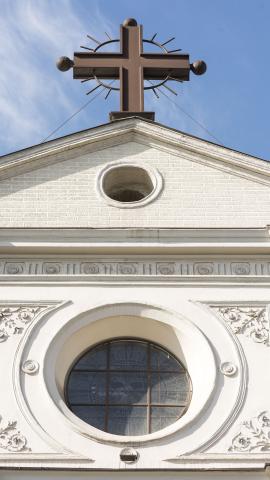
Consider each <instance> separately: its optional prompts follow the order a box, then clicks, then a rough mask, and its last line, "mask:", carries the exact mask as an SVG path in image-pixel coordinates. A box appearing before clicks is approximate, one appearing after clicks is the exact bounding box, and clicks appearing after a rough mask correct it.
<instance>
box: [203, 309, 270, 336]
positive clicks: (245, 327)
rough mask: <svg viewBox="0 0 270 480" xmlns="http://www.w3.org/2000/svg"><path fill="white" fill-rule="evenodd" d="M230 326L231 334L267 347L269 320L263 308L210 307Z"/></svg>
mask: <svg viewBox="0 0 270 480" xmlns="http://www.w3.org/2000/svg"><path fill="white" fill-rule="evenodd" d="M212 308H213V310H214V311H216V312H217V313H218V314H219V315H220V316H221V317H222V319H223V320H224V321H225V322H226V323H227V324H228V325H229V326H230V328H231V330H232V331H233V333H237V334H243V335H245V336H246V337H250V338H251V339H252V340H253V341H254V342H256V343H264V344H266V345H269V320H268V318H267V314H266V307H265V306H260V307H258V306H254V307H249V306H241V307H240V306H214V307H212Z"/></svg>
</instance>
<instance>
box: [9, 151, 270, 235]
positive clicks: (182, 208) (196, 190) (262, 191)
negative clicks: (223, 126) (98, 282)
mask: <svg viewBox="0 0 270 480" xmlns="http://www.w3.org/2000/svg"><path fill="white" fill-rule="evenodd" d="M228 155H229V153H228ZM65 157H66V158H67V159H66V160H65V161H61V162H58V163H55V164H53V165H50V166H48V167H45V168H40V169H36V170H33V171H31V172H29V173H24V174H23V175H18V176H14V177H12V178H9V179H6V180H1V181H0V196H1V211H0V227H93V228H107V227H113V228H116V227H118V228H119V227H123V228H124V227H138V228H147V227H160V228H162V227H163V228H165V227H172V228H180V227H193V228H200V227H264V226H265V225H267V224H268V223H269V218H270V187H269V186H268V185H265V184H261V183H259V181H256V180H249V179H246V178H243V177H241V176H238V172H237V171H236V169H235V173H236V174H231V173H227V172H224V171H222V170H219V169H217V168H216V167H215V168H214V167H209V166H207V165H204V164H201V163H197V161H194V162H193V161H191V160H190V159H187V158H191V155H190V154H189V155H188V154H187V153H186V152H185V150H184V149H182V153H181V154H179V155H174V154H171V153H169V152H167V151H163V150H160V149H157V148H152V147H148V146H146V145H143V144H139V143H135V142H127V143H124V144H122V145H118V146H114V147H110V148H106V149H104V150H99V151H96V152H89V153H87V148H86V147H85V148H84V150H83V151H82V150H81V149H80V148H79V147H77V149H75V150H73V151H72V155H71V153H70V152H68V153H66V154H62V157H61V158H65ZM194 158H195V156H194ZM58 159H59V157H58ZM119 160H122V161H125V162H128V163H132V162H137V163H139V164H141V165H142V166H143V165H146V166H147V165H150V166H153V167H156V168H157V169H158V170H159V171H160V173H161V175H162V177H163V179H164V188H163V191H162V192H161V194H160V196H159V197H158V198H156V199H155V200H154V201H153V202H152V203H150V204H147V205H144V206H141V207H140V208H133V209H129V208H128V209H123V208H115V207H113V206H111V205H108V204H107V203H106V201H105V200H104V198H102V197H101V196H99V194H98V192H97V188H96V179H97V175H98V174H99V172H100V171H101V169H102V168H103V167H104V165H106V164H107V163H108V162H113V161H119Z"/></svg>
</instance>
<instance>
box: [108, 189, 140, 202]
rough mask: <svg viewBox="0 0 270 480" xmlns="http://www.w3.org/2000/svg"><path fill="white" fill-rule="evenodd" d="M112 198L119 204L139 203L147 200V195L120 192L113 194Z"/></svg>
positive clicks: (135, 192) (127, 190)
mask: <svg viewBox="0 0 270 480" xmlns="http://www.w3.org/2000/svg"><path fill="white" fill-rule="evenodd" d="M111 198H112V199H113V200H117V201H118V202H127V203H128V202H138V201H139V200H142V199H143V198H145V195H144V194H143V193H142V192H138V191H137V190H130V189H126V190H120V191H119V192H113V193H111Z"/></svg>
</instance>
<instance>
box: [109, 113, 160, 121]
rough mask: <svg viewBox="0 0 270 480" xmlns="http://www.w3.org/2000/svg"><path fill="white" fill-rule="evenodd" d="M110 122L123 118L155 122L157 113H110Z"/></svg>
mask: <svg viewBox="0 0 270 480" xmlns="http://www.w3.org/2000/svg"><path fill="white" fill-rule="evenodd" d="M109 115H110V121H111V122H113V121H114V120H121V119H122V118H130V117H141V118H144V119H146V120H152V122H154V121H155V112H110V114H109Z"/></svg>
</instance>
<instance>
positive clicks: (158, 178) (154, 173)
mask: <svg viewBox="0 0 270 480" xmlns="http://www.w3.org/2000/svg"><path fill="white" fill-rule="evenodd" d="M119 167H135V168H140V169H142V170H145V172H146V173H147V174H148V175H149V177H150V180H151V182H152V184H153V190H152V192H151V193H149V195H147V196H146V197H145V198H143V199H142V200H138V201H136V202H119V201H118V200H113V199H112V198H110V197H109V196H108V195H107V194H106V192H105V191H104V180H105V177H106V175H107V174H108V173H109V172H111V171H112V170H114V169H116V168H119ZM162 188H163V178H162V175H161V174H160V172H159V171H158V169H157V168H154V167H152V166H149V165H145V164H142V163H140V162H123V161H122V160H119V161H115V162H111V163H107V164H106V165H105V167H103V168H102V169H101V170H100V172H99V173H98V175H97V180H96V189H97V192H98V194H99V196H100V197H101V198H102V199H103V200H105V202H106V203H107V204H108V205H111V206H112V207H116V208H139V207H143V206H144V205H147V204H148V203H151V202H153V200H155V199H156V198H157V197H158V195H159V194H160V192H161V190H162Z"/></svg>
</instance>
